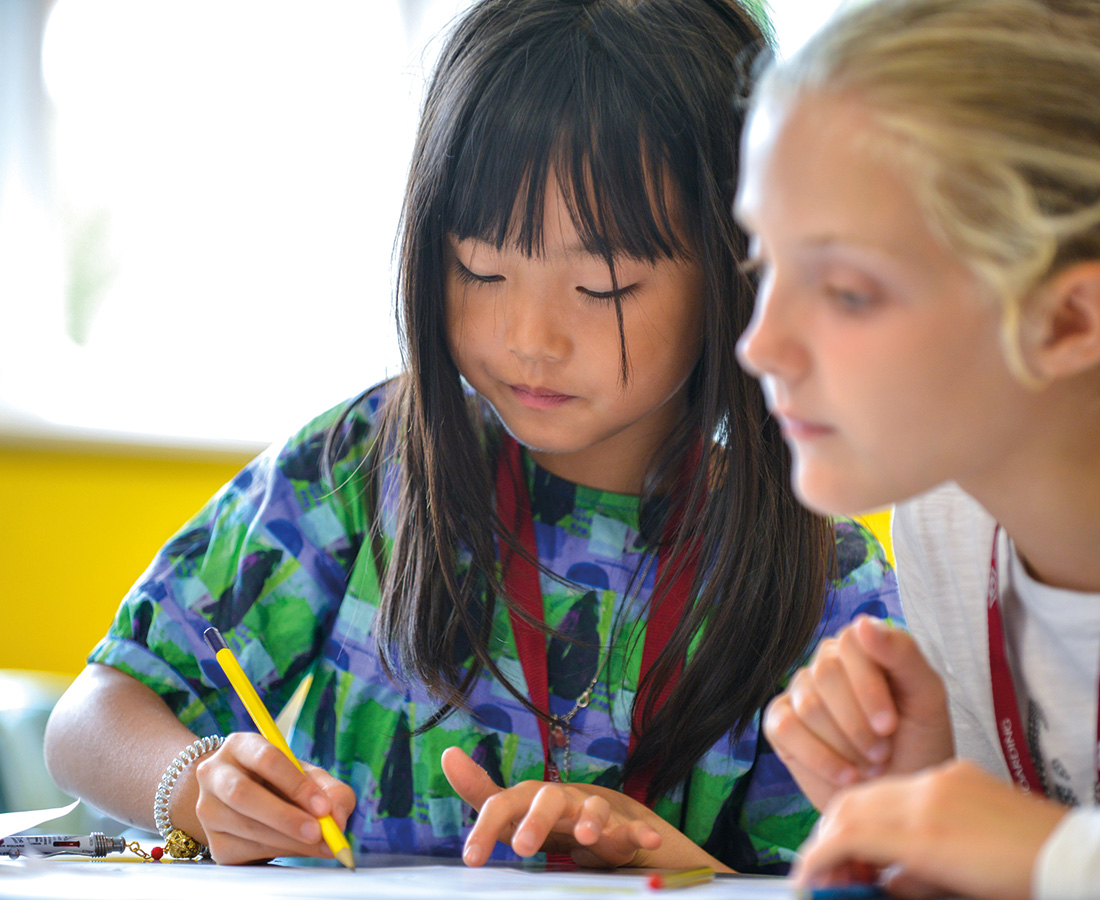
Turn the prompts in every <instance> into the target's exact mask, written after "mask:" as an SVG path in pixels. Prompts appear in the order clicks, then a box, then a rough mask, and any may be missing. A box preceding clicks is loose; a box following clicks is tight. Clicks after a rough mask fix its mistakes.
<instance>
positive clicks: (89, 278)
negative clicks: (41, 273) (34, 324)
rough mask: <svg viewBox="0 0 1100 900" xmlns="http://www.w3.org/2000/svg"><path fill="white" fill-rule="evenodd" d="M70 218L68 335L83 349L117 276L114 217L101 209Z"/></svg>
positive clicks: (66, 319)
mask: <svg viewBox="0 0 1100 900" xmlns="http://www.w3.org/2000/svg"><path fill="white" fill-rule="evenodd" d="M66 218H67V219H68V222H67V226H68V227H66V229H65V232H66V234H65V254H66V263H67V268H68V273H67V274H68V281H67V284H66V287H65V332H66V334H68V336H69V337H70V338H71V339H72V340H73V341H74V342H75V343H77V344H79V345H81V346H83V345H84V344H86V343H87V342H88V338H89V336H90V335H91V331H92V325H93V324H94V322H95V317H96V313H98V312H99V309H100V307H101V306H102V305H103V300H104V298H105V297H106V295H107V289H108V288H109V287H110V285H111V283H112V282H113V281H114V279H115V276H116V274H117V267H116V266H115V263H114V260H113V258H112V256H111V248H110V243H111V240H110V239H111V215H110V213H109V212H108V211H107V210H106V209H97V210H94V211H92V212H90V213H84V214H83V215H73V216H68V217H66Z"/></svg>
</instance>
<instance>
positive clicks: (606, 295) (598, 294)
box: [577, 282, 641, 302]
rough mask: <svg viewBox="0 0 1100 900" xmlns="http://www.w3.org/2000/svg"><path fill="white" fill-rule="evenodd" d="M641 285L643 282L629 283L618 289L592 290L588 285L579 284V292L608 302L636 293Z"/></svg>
mask: <svg viewBox="0 0 1100 900" xmlns="http://www.w3.org/2000/svg"><path fill="white" fill-rule="evenodd" d="M640 287H641V284H640V283H639V282H635V283H634V284H628V285H626V286H625V287H621V288H619V289H618V290H610V291H590V290H589V289H588V288H586V287H580V286H578V287H577V293H578V294H583V295H584V296H585V297H590V298H591V299H593V300H603V301H605V302H606V301H608V300H615V299H616V298H617V299H619V300H624V299H626V298H627V297H629V296H631V295H632V294H636V293H637V292H638V289H639V288H640Z"/></svg>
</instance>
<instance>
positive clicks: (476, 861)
mask: <svg viewBox="0 0 1100 900" xmlns="http://www.w3.org/2000/svg"><path fill="white" fill-rule="evenodd" d="M462 858H463V860H465V862H466V865H468V866H480V865H481V863H482V858H481V848H480V847H479V846H477V845H476V844H470V845H469V846H468V847H467V848H466V849H465V850H464V851H463V852H462Z"/></svg>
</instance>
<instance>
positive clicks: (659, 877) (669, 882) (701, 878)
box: [649, 866, 714, 891]
mask: <svg viewBox="0 0 1100 900" xmlns="http://www.w3.org/2000/svg"><path fill="white" fill-rule="evenodd" d="M713 878H714V869H712V868H711V867H710V866H699V867H698V868H697V869H679V870H673V871H671V872H655V873H654V874H652V875H650V876H649V886H650V887H651V888H653V890H655V891H669V890H673V889H674V888H685V887H691V886H692V885H693V884H703V883H704V882H706V881H710V880H712V879H713Z"/></svg>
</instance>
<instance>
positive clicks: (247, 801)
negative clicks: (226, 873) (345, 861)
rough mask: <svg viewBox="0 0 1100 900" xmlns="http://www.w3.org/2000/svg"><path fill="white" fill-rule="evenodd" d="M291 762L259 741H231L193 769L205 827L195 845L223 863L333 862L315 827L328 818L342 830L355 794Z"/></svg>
mask: <svg viewBox="0 0 1100 900" xmlns="http://www.w3.org/2000/svg"><path fill="white" fill-rule="evenodd" d="M302 768H304V769H305V774H303V773H302V772H299V771H298V768H297V766H295V765H294V763H293V762H291V761H290V760H289V759H287V757H286V756H285V755H284V754H283V753H282V752H281V751H280V750H279V749H278V748H276V747H275V746H274V745H272V744H270V743H268V742H267V741H266V740H265V739H264V738H263V737H261V736H260V735H258V734H244V733H238V734H232V735H230V736H229V737H228V738H227V739H226V740H225V743H223V744H222V746H221V747H220V748H219V749H218V750H216V751H215V752H213V753H211V754H209V755H207V756H204V757H202V759H200V760H199V761H198V762H197V763H196V764H195V777H196V779H197V781H198V800H197V802H196V804H195V815H196V816H197V817H198V821H199V823H200V829H201V833H200V834H193V837H195V838H196V839H197V840H199V841H201V842H203V843H205V844H206V845H207V846H209V847H210V854H211V856H213V857H214V859H215V860H217V861H218V862H219V863H245V862H254V861H256V860H259V859H270V858H271V857H274V856H316V857H323V858H332V852H331V851H330V850H329V848H328V845H327V844H326V843H325V842H324V841H323V840H322V838H321V826H320V824H319V823H318V822H317V819H318V818H320V817H321V816H324V815H331V816H332V817H333V819H335V820H336V824H337V825H338V826H339V827H340V829H341V830H343V829H344V827H345V825H346V824H347V820H348V816H350V815H351V811H352V810H353V809H354V808H355V792H354V791H353V790H352V789H351V788H350V787H348V786H347V785H346V784H344V783H342V782H340V781H337V780H336V779H335V778H333V777H332V776H331V775H330V774H329V773H328V772H326V771H325V770H324V769H319V768H317V767H316V766H312V765H309V764H307V763H303V764H302Z"/></svg>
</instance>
